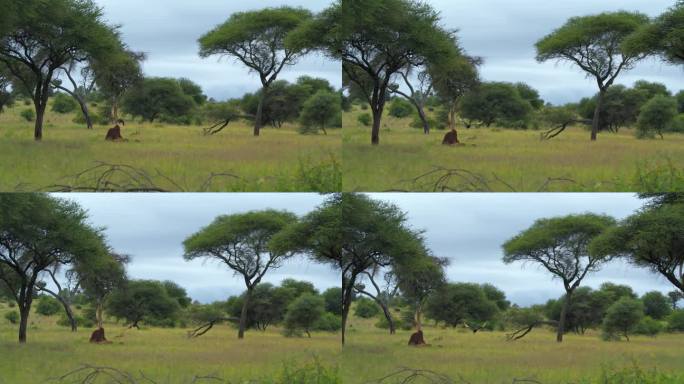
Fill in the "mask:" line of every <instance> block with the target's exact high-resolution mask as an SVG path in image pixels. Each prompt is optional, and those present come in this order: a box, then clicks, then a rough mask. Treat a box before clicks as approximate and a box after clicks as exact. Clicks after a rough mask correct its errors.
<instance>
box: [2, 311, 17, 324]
mask: <svg viewBox="0 0 684 384" xmlns="http://www.w3.org/2000/svg"><path fill="white" fill-rule="evenodd" d="M4 317H5V320H7V321H9V323H10V324H16V323H18V322H19V312H17V311H9V312H7V313H5V316H4Z"/></svg>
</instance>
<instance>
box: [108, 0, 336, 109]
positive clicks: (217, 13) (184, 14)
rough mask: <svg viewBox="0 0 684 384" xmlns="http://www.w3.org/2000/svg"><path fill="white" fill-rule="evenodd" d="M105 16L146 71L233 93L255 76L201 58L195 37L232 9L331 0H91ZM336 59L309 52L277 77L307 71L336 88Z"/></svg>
mask: <svg viewBox="0 0 684 384" xmlns="http://www.w3.org/2000/svg"><path fill="white" fill-rule="evenodd" d="M96 2H97V3H98V4H99V5H100V6H101V7H103V8H104V12H105V17H106V19H107V20H108V21H109V22H110V23H111V24H115V25H121V32H122V34H123V39H124V41H125V42H126V43H127V44H128V45H129V46H130V47H131V48H132V49H133V50H135V51H142V52H145V53H147V55H148V59H147V61H146V62H145V64H144V68H143V69H144V71H145V74H146V75H147V76H168V77H186V78H189V79H191V80H193V81H195V82H196V83H198V84H200V85H201V86H202V88H203V89H204V91H205V93H206V94H207V95H209V96H210V97H214V98H216V99H226V98H230V97H238V96H241V95H243V94H244V93H246V92H253V91H254V90H256V89H258V88H260V86H261V83H260V81H259V78H258V76H255V75H254V74H249V73H248V71H247V69H246V68H245V67H244V66H243V65H242V64H238V63H235V62H234V61H233V60H232V59H229V58H224V59H221V60H220V61H219V58H218V57H210V58H206V59H201V58H200V57H199V56H198V52H199V46H198V44H197V39H198V38H199V37H200V36H202V35H203V34H205V33H206V32H208V31H210V30H211V29H213V28H214V27H215V26H217V25H219V24H221V23H223V22H224V21H226V20H227V19H228V18H229V17H230V15H231V14H232V13H234V12H240V11H248V10H254V9H261V8H265V7H278V6H283V5H288V6H301V7H304V8H307V9H309V10H311V11H314V12H318V11H321V10H322V9H324V8H326V7H327V6H328V5H330V4H331V0H252V1H236V0H201V1H185V0H146V1H140V0H96ZM340 68H341V67H340V64H339V63H335V62H334V61H330V60H328V59H325V58H323V57H322V56H320V55H316V54H312V55H310V56H308V57H306V58H304V59H302V60H301V61H300V62H299V63H298V64H297V65H296V66H293V67H290V68H287V69H285V70H284V71H283V72H282V73H281V77H280V79H284V80H289V81H293V80H296V79H297V78H298V77H299V76H303V75H309V76H314V77H322V78H325V79H328V80H329V81H330V82H331V83H332V84H333V85H334V86H335V87H338V88H339V87H340V86H341V84H342V75H341V71H340Z"/></svg>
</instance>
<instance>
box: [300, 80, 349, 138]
mask: <svg viewBox="0 0 684 384" xmlns="http://www.w3.org/2000/svg"><path fill="white" fill-rule="evenodd" d="M341 113H342V110H341V106H340V95H339V93H336V92H329V91H324V90H321V91H318V92H316V93H315V94H314V95H313V96H311V97H310V98H309V99H308V100H307V101H306V102H305V103H304V105H303V106H302V111H301V115H300V117H299V120H300V122H301V124H302V127H301V129H300V133H304V134H306V133H318V130H319V129H320V130H322V131H323V132H324V133H326V134H327V132H326V130H325V128H326V127H330V126H334V125H335V121H334V120H335V118H337V117H338V116H341Z"/></svg>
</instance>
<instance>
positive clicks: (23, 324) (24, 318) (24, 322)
mask: <svg viewBox="0 0 684 384" xmlns="http://www.w3.org/2000/svg"><path fill="white" fill-rule="evenodd" d="M30 312H31V306H30V305H27V304H24V305H21V306H20V307H19V343H21V344H26V330H27V329H28V318H29V313H30Z"/></svg>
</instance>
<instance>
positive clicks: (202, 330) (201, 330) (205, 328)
mask: <svg viewBox="0 0 684 384" xmlns="http://www.w3.org/2000/svg"><path fill="white" fill-rule="evenodd" d="M239 320H240V319H237V318H235V317H219V318H216V319H213V320H210V321H208V322H206V323H204V324H202V325H201V326H199V327H197V328H195V329H193V330H192V331H188V338H196V337H200V336H202V335H204V334H206V333H207V332H209V331H211V329H212V328H214V325H216V324H217V323H223V322H225V321H239Z"/></svg>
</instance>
